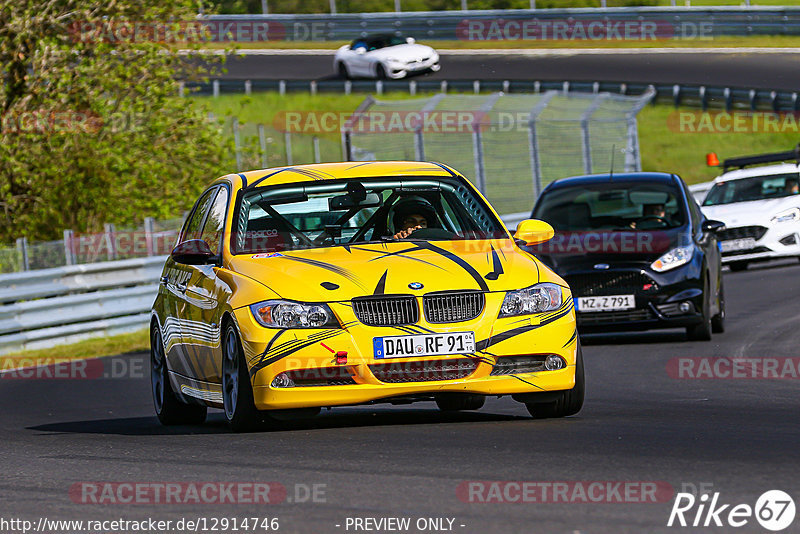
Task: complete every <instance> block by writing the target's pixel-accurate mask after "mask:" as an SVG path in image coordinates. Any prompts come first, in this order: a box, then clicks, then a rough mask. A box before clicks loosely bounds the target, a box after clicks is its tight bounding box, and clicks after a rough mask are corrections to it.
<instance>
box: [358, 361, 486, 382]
mask: <svg viewBox="0 0 800 534" xmlns="http://www.w3.org/2000/svg"><path fill="white" fill-rule="evenodd" d="M477 368H478V362H477V360H473V359H470V358H458V359H455V360H428V361H424V362H391V363H377V364H373V365H370V366H369V369H370V371H372V374H373V375H375V378H377V379H378V380H380V381H381V382H386V383H389V384H397V383H401V382H432V381H440V380H458V379H459V378H466V377H468V376H469V375H471V374H472V373H474V372H475V369H477Z"/></svg>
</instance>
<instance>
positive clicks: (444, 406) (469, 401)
mask: <svg viewBox="0 0 800 534" xmlns="http://www.w3.org/2000/svg"><path fill="white" fill-rule="evenodd" d="M484 403H486V397H485V396H484V395H473V394H470V393H453V394H450V395H441V396H438V397H436V406H438V407H439V409H440V410H441V411H443V412H457V411H461V410H480V409H481V408H482V407H483V405H484Z"/></svg>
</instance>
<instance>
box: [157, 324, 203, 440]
mask: <svg viewBox="0 0 800 534" xmlns="http://www.w3.org/2000/svg"><path fill="white" fill-rule="evenodd" d="M150 384H151V388H152V390H153V405H154V407H155V409H156V416H158V420H159V421H161V424H162V425H199V424H200V423H202V422H203V421H205V420H206V413H207V411H208V410H207V409H206V407H205V406H199V405H196V404H184V403H182V402H181V401H180V400H178V397H177V396H176V395H175V393H174V392H173V391H172V385H170V383H169V371H168V369H167V358H166V352H165V350H164V341H163V339H162V338H161V330H160V329H159V327H158V325H156V324H154V325H153V327H152V328H151V329H150Z"/></svg>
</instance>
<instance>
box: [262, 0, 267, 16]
mask: <svg viewBox="0 0 800 534" xmlns="http://www.w3.org/2000/svg"><path fill="white" fill-rule="evenodd" d="M261 13H263V14H264V15H269V6H268V5H267V0H261Z"/></svg>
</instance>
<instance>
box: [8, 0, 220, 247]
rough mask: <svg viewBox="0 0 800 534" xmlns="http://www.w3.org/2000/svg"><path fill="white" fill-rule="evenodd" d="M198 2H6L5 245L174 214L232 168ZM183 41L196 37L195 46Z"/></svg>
mask: <svg viewBox="0 0 800 534" xmlns="http://www.w3.org/2000/svg"><path fill="white" fill-rule="evenodd" d="M196 13H197V6H196V4H195V3H194V2H192V1H191V0H123V1H112V2H97V1H96V0H95V1H89V0H0V76H1V77H2V79H3V86H2V88H0V119H2V129H0V221H2V223H0V240H2V241H10V240H12V239H13V238H15V237H19V236H26V237H28V238H29V239H31V240H36V239H52V238H57V237H59V236H60V233H61V230H62V229H64V228H73V229H75V230H76V231H97V230H99V229H101V228H102V223H103V222H113V223H117V224H131V223H134V222H140V221H141V220H142V219H143V218H144V217H146V216H153V217H174V216H177V215H180V213H181V212H183V211H184V210H185V209H187V208H188V207H189V206H190V205H191V201H192V200H193V198H194V197H195V195H196V194H197V192H198V191H199V190H200V189H201V188H202V187H203V185H204V184H206V183H207V182H208V181H210V180H211V179H212V178H214V177H216V176H218V175H220V174H222V173H225V172H230V171H231V170H232V169H231V168H226V166H228V165H230V157H229V156H230V153H231V152H230V149H229V147H228V146H227V142H228V141H226V140H225V136H223V135H221V133H220V131H219V127H218V126H217V125H215V124H214V123H212V122H211V121H209V120H208V116H207V114H206V113H205V112H204V111H203V110H202V109H200V108H199V107H198V104H197V103H196V102H195V101H193V100H192V99H186V98H183V99H181V98H178V97H177V93H178V85H177V81H176V73H178V72H180V76H181V78H182V79H186V80H193V79H200V78H202V77H203V76H205V75H207V74H208V72H209V69H210V68H219V65H218V64H216V63H213V62H212V63H209V62H210V61H219V60H216V59H215V60H211V59H209V58H205V59H204V60H203V61H200V60H199V59H193V58H192V57H191V52H190V53H189V56H186V55H182V54H178V49H179V48H189V49H193V48H194V49H196V48H199V47H200V46H201V45H202V38H201V37H202V34H201V33H200V32H199V30H198V27H197V26H196V22H194V20H195V16H196ZM184 39H188V41H187V42H184Z"/></svg>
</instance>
